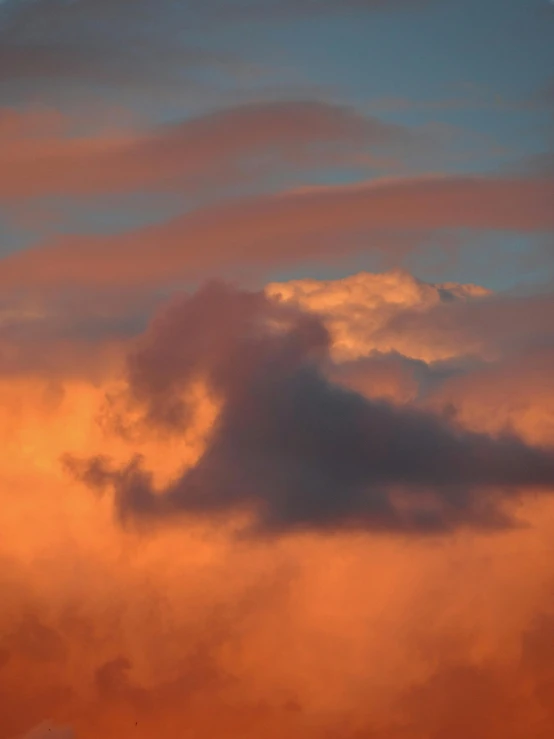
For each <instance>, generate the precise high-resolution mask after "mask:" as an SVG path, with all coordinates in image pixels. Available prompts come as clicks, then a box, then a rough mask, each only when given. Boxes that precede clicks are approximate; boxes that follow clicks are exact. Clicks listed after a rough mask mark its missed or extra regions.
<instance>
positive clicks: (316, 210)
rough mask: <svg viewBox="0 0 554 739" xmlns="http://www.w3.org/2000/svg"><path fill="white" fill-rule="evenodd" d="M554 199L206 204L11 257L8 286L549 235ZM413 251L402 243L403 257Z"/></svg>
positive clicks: (413, 195)
mask: <svg viewBox="0 0 554 739" xmlns="http://www.w3.org/2000/svg"><path fill="white" fill-rule="evenodd" d="M553 199H554V181H552V180H549V179H546V180H543V179H525V178H520V179H513V178H512V179H509V178H506V179H502V178H486V177H458V176H450V177H446V176H444V177H438V176H437V177H423V178H412V179H398V180H375V181H373V182H370V183H364V184H361V185H355V186H332V187H324V188H315V189H308V190H301V191H289V192H284V193H281V194H278V195H273V196H268V197H260V198H254V199H246V200H242V201H238V202H228V203H226V204H223V205H218V206H212V207H205V208H201V209H198V210H196V211H193V212H191V213H189V214H187V215H184V216H182V217H179V218H177V219H175V220H173V221H170V222H168V223H165V224H163V225H158V226H151V227H148V228H145V229H142V230H140V231H137V232H127V233H125V234H122V235H118V236H106V237H63V238H61V239H58V240H56V241H55V242H54V243H51V244H46V245H43V246H40V247H33V248H31V249H28V250H25V251H23V252H20V253H15V254H12V255H9V256H8V257H6V258H5V259H3V260H2V261H1V262H0V268H1V269H0V285H2V287H3V288H4V287H6V288H14V289H17V288H20V287H34V286H41V285H43V286H44V285H61V284H68V283H70V284H72V285H76V284H81V285H87V284H88V285H106V284H112V285H115V284H118V285H133V284H134V285H136V284H150V285H152V284H158V285H159V284H164V283H167V282H172V283H173V284H175V283H176V282H179V281H180V280H182V279H189V280H190V279H197V278H199V277H202V276H205V275H207V274H208V275H214V274H222V273H225V272H227V273H228V272H229V270H231V271H232V270H233V269H239V268H247V269H249V270H256V269H258V270H260V269H267V268H268V267H270V266H271V267H274V266H291V265H295V264H298V263H299V262H301V263H304V264H305V263H307V262H309V261H310V260H313V259H316V258H317V260H318V261H321V260H322V259H323V260H327V261H329V260H331V261H333V260H334V261H337V259H338V258H339V256H340V257H341V258H344V257H345V256H346V255H347V254H348V253H349V252H350V253H351V254H353V253H359V252H360V251H364V252H366V251H371V250H372V249H376V250H379V249H380V248H384V249H385V251H386V252H387V253H388V254H389V256H390V253H391V251H393V252H394V248H395V247H394V240H393V242H392V244H391V242H389V241H387V240H386V239H385V240H384V242H382V244H383V243H384V246H381V247H380V246H379V240H378V238H375V237H378V236H383V234H385V235H386V234H387V233H388V232H392V233H393V234H398V233H399V232H405V231H407V232H415V233H418V232H424V233H425V232H427V231H429V230H434V229H459V228H469V229H483V230H510V231H514V232H519V233H543V232H548V231H551V230H552V229H554V211H553V210H552V207H551V204H552V201H553ZM362 234H363V236H364V239H363V241H362V242H361V241H360V236H361V235H362ZM353 235H356V237H357V238H356V239H353V240H352V241H349V236H353ZM372 236H373V237H374V238H372ZM416 243H417V244H419V240H416ZM410 248H413V244H411V243H410V242H408V243H407V242H406V241H405V240H400V245H399V246H397V247H396V254H395V256H396V258H397V259H399V258H401V257H402V256H403V255H404V254H405V253H406V251H408V252H409V251H410Z"/></svg>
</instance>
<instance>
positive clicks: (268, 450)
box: [69, 285, 554, 533]
mask: <svg viewBox="0 0 554 739" xmlns="http://www.w3.org/2000/svg"><path fill="white" fill-rule="evenodd" d="M328 348H329V336H328V334H327V331H326V330H325V328H324V327H323V325H322V324H321V323H320V322H319V321H318V320H317V319H316V318H315V317H313V316H308V315H305V314H301V313H296V312H294V311H292V312H291V311H290V309H288V308H286V307H282V306H281V305H279V304H275V303H273V302H271V301H269V300H268V299H267V298H266V297H265V296H264V295H263V294H256V293H252V294H250V293H244V292H235V291H233V290H230V289H228V288H226V287H223V286H219V285H213V286H211V287H206V288H204V289H202V290H200V291H199V292H198V293H197V294H196V295H194V296H193V297H191V298H186V299H184V300H182V301H180V302H176V303H175V304H174V305H173V306H171V307H170V308H169V309H167V310H166V311H165V312H164V313H162V314H161V315H160V316H159V317H158V318H157V319H155V320H154V322H153V323H152V326H151V329H150V330H149V332H148V333H147V334H146V336H145V338H144V340H143V342H142V343H139V346H138V348H137V349H136V350H135V351H134V352H133V353H132V354H131V357H130V359H129V388H130V393H131V396H132V398H133V399H135V400H136V401H138V403H139V404H142V405H144V407H145V418H146V420H147V421H148V423H154V424H161V425H162V427H169V428H173V429H175V428H177V429H179V428H181V429H183V430H185V429H186V427H187V424H188V422H189V421H188V419H189V418H190V412H189V409H188V407H187V404H186V402H185V401H183V398H182V393H183V392H184V391H185V390H186V388H187V387H188V386H189V384H190V383H191V382H192V381H193V380H195V379H197V378H199V377H201V378H204V379H205V380H206V381H207V383H208V386H209V387H210V389H211V390H212V391H213V392H214V393H215V397H217V398H218V399H219V400H220V402H221V404H222V408H221V412H220V415H219V417H218V420H217V422H216V424H215V428H214V431H213V434H212V436H211V438H210V439H209V441H208V444H207V448H206V450H205V451H204V454H203V455H202V456H201V458H200V459H199V460H198V462H197V464H196V465H195V466H194V467H193V468H192V469H190V470H189V471H188V472H186V474H185V475H184V476H182V477H181V478H180V479H178V480H176V481H174V482H172V483H171V484H170V485H169V486H167V488H166V489H165V490H163V491H162V492H156V491H155V489H154V486H153V480H152V476H151V475H150V474H149V473H148V472H146V471H144V470H143V469H142V468H141V465H140V463H136V462H133V463H132V464H131V465H130V466H129V467H127V468H126V469H124V470H122V471H117V470H116V471H111V470H110V467H109V464H107V463H106V462H105V460H102V459H99V460H93V461H92V462H91V463H90V465H85V467H84V469H83V470H81V474H82V475H83V476H84V479H86V480H87V481H89V482H91V483H92V484H97V485H100V487H103V486H105V485H106V484H108V483H110V482H111V483H113V485H114V487H115V490H116V504H117V506H118V508H119V513H120V515H121V516H122V517H124V518H126V517H129V516H138V517H139V518H140V517H153V518H154V519H155V518H156V517H158V516H162V517H163V516H172V515H178V514H180V513H189V514H194V513H200V514H212V515H213V514H215V515H217V514H219V513H221V512H235V513H237V512H244V511H246V513H247V514H253V515H254V519H255V521H256V523H255V527H256V528H259V529H260V530H262V531H263V530H270V531H271V530H277V531H282V530H284V531H288V530H295V529H307V530H310V529H316V530H317V529H322V530H325V529H331V530H332V529H335V528H338V529H340V528H342V527H347V528H348V527H357V528H362V529H363V528H367V529H370V530H371V529H374V530H382V531H407V532H418V533H429V532H437V531H445V530H449V529H452V528H456V527H458V526H460V525H467V524H469V525H476V526H500V525H503V524H505V523H506V522H507V519H506V518H505V517H504V513H503V511H502V506H501V505H500V503H499V500H500V502H501V498H502V496H500V498H499V491H504V493H503V494H505V492H510V491H511V492H512V493H515V492H517V491H518V490H519V489H521V488H528V489H537V490H541V489H552V488H553V487H554V452H552V451H541V450H539V449H534V448H532V447H530V446H526V445H525V444H524V443H523V442H521V441H519V440H518V439H517V438H516V437H513V436H505V437H501V438H498V439H493V438H491V437H488V436H486V435H482V434H476V433H469V432H465V431H461V430H460V429H454V428H451V427H449V425H448V424H447V423H446V422H445V421H442V420H439V419H437V418H436V417H433V416H432V415H429V414H427V413H425V412H422V411H418V410H414V409H400V408H397V407H393V406H391V405H388V404H385V403H376V402H370V401H368V400H366V399H365V398H364V397H362V396H361V395H358V394H356V393H354V392H351V391H347V390H345V389H342V388H341V387H339V386H337V385H333V384H332V383H330V382H329V381H328V380H327V379H326V378H325V376H324V364H325V361H326V359H327V356H328ZM69 466H70V467H73V468H75V469H76V470H77V471H79V465H77V466H75V464H72V463H71V462H70V463H69ZM508 497H509V496H508Z"/></svg>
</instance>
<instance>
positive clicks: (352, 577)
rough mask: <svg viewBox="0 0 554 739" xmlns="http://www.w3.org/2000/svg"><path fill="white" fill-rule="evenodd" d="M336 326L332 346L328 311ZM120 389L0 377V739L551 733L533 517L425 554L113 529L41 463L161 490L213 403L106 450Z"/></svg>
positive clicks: (426, 297) (551, 572)
mask: <svg viewBox="0 0 554 739" xmlns="http://www.w3.org/2000/svg"><path fill="white" fill-rule="evenodd" d="M363 283H364V279H363V278H361V277H360V278H358V285H359V288H360V290H362V288H363ZM344 287H345V286H342V287H341V286H330V292H329V297H328V302H327V303H325V300H324V295H323V293H324V291H323V290H321V292H320V300H321V302H322V304H323V305H324V306H325V309H326V311H327V312H328V313H330V314H332V310H333V294H335V295H336V293H337V291H340V290H341V289H343V288H344ZM346 287H347V286H346ZM281 288H282V289H284V288H283V286H281ZM273 289H274V287H273V286H272V288H271V290H273ZM456 289H458V290H459V291H461V292H464V289H465V288H463V287H462V286H459V287H457V288H456ZM365 290H366V293H370V292H372V294H373V295H374V303H375V307H374V310H375V311H376V312H379V311H381V310H383V311H385V315H386V316H388V315H389V312H390V304H391V303H393V302H394V301H396V302H397V303H398V304H400V305H405V304H408V305H411V306H413V305H419V306H422V305H425V304H426V301H428V302H429V304H433V305H434V304H435V300H434V298H433V297H432V295H433V289H432V288H430V287H429V288H426V287H425V286H420V287H419V288H418V287H417V284H416V283H415V282H413V281H411V278H409V276H406V275H397V276H396V277H395V276H394V275H392V276H390V275H389V276H385V277H383V278H381V279H378V278H372V277H371V276H368V277H367V278H366V279H365ZM418 290H420V291H421V292H420V293H419V292H418ZM465 290H466V292H468V291H469V293H473V292H477V293H478V291H474V290H468V289H465ZM337 315H339V316H340V317H341V320H342V321H343V323H342V329H343V336H344V335H346V326H345V324H344V322H345V321H346V316H347V315H348V311H347V310H346V306H345V301H344V300H343V301H342V304H341V305H340V310H339V309H337ZM352 321H353V323H352V327H353V334H352V335H355V332H356V316H355V312H354V310H352ZM352 348H353V347H352V346H350V349H352ZM430 350H432V347H431V348H430ZM460 350H462V347H461V349H460ZM367 351H368V347H367V343H366V344H365V345H363V346H361V347H360V351H359V354H360V355H362V356H363V355H364V352H365V353H367ZM422 352H423V350H422ZM339 354H340V351H339ZM95 377H97V375H96V374H95ZM510 377H511V379H512V381H513V383H514V385H517V377H518V375H517V374H516V370H515V369H514V371H513V373H512V375H510ZM466 383H467V387H468V388H470V389H471V392H472V393H473V394H474V395H473V396H471V397H470V396H469V395H467V396H463V394H462V392H461V391H460V392H458V394H457V397H460V398H462V399H463V402H465V398H466V397H467V398H468V401H467V403H468V405H467V408H471V403H472V402H474V403H476V402H477V401H476V400H473V398H477V397H483V394H484V395H486V394H488V392H489V391H488V389H487V388H486V386H485V387H484V389H481V384H480V383H481V380H480V379H479V378H477V379H476V380H475V382H474V383H473V381H472V380H471V379H470V378H469V377H468V378H467V380H466ZM471 383H473V384H471ZM120 390H121V383H120V380H119V376H118V374H117V369H116V368H114V365H113V364H109V365H106V372H105V375H104V377H103V379H102V381H101V382H100V383H99V382H98V380H97V379H96V381H95V382H94V383H93V382H92V381H89V380H88V378H87V376H86V373H81V375H80V377H79V379H78V380H77V379H63V378H62V379H61V380H60V378H59V376H58V377H57V379H56V384H54V385H53V384H52V381H51V378H50V377H49V376H48V373H44V372H42V373H37V374H35V376H29V375H27V376H26V377H22V378H20V379H14V378H13V377H10V378H9V379H8V378H6V379H4V380H2V382H1V383H0V401H1V402H0V408H1V409H2V412H1V415H0V444H1V448H2V450H3V458H2V466H1V468H0V505H1V507H2V518H3V536H2V539H1V541H0V589H1V592H2V608H1V609H0V739H12V737H16V736H20V735H23V734H24V733H25V732H26V731H28V730H30V729H32V728H33V727H34V726H40V724H41V723H42V722H43V721H44V720H46V719H50V720H51V721H52V722H53V724H54V725H60V726H63V725H68V726H72V727H73V729H74V731H75V734H76V737H77V739H93V738H94V739H97V738H98V737H103V738H104V737H105V738H106V739H127V737H137V738H138V739H142V738H144V739H146V737H152V736H157V737H160V739H165V738H166V737H167V739H170V738H172V737H174V736H176V735H179V736H188V735H190V736H194V737H197V738H198V739H216V738H218V737H223V736H225V737H230V739H234V737H236V738H237V739H238V738H239V737H240V739H259V737H261V736H263V737H269V738H270V739H273V738H275V739H281V738H282V737H283V736H290V737H294V738H295V739H296V738H298V739H301V738H302V739H304V737H306V738H307V739H310V738H311V737H313V739H320V737H326V739H327V738H328V737H332V738H333V739H362V737H363V738H364V739H467V737H470V736H471V737H472V738H473V737H474V738H475V739H506V738H508V739H547V738H548V737H550V736H551V735H552V731H553V729H554V712H553V710H552V707H551V706H552V700H551V699H552V697H553V695H554V693H553V686H554V670H553V667H552V664H553V662H552V659H551V656H552V633H553V631H552V623H553V622H552V621H549V620H548V617H549V614H554V579H553V576H554V568H553V566H552V562H553V561H554V560H553V558H552V555H553V551H552V549H553V545H552V541H553V538H552V534H553V533H554V517H553V513H554V507H553V505H552V504H551V503H550V502H545V501H543V502H537V501H528V502H527V503H526V504H525V506H524V508H523V509H522V513H523V514H524V516H525V517H526V518H527V520H529V521H530V522H531V524H532V525H531V526H530V527H529V528H523V529H520V530H517V531H511V532H505V533H501V534H497V535H494V536H490V535H489V536H485V535H477V534H471V533H461V534H458V535H456V536H450V537H442V538H439V539H434V540H411V541H405V540H402V539H400V538H394V537H388V536H381V537H377V538H374V537H371V536H366V535H353V534H348V533H340V534H336V535H326V536H323V535H321V536H317V535H305V536H290V537H286V538H283V539H280V540H273V541H271V542H269V541H267V542H264V541H257V542H253V541H251V540H244V539H240V538H239V539H237V538H236V537H235V536H234V535H233V527H234V522H233V521H232V520H230V521H226V522H224V523H222V522H221V521H219V522H217V523H216V522H207V523H203V524H198V523H196V524H192V523H187V524H184V523H182V524H180V525H179V526H177V527H164V528H154V529H151V530H148V531H136V530H133V529H130V530H125V529H122V528H121V527H120V526H119V524H117V523H116V522H115V521H114V518H113V510H112V502H111V500H110V498H109V496H107V497H105V498H97V497H95V496H94V495H93V494H91V492H90V491H89V490H87V489H85V488H84V487H83V486H81V485H79V484H77V483H75V482H74V481H73V480H72V479H71V477H70V476H68V475H67V474H66V473H65V471H64V469H63V467H62V466H61V465H60V462H59V458H60V456H61V455H63V454H64V453H66V452H68V451H69V452H72V453H74V454H76V455H77V456H83V455H95V454H98V453H107V454H109V455H110V456H113V457H115V458H116V459H117V460H121V461H123V460H125V459H127V458H129V457H130V456H131V455H132V454H133V453H135V452H136V451H137V450H138V451H140V452H141V453H143V454H144V455H145V456H146V459H147V464H148V466H149V467H150V468H153V469H154V470H155V471H156V473H157V475H158V479H159V480H160V481H164V480H165V479H167V478H168V477H171V476H172V475H174V474H175V473H176V471H178V470H179V469H180V467H181V466H182V465H183V464H193V463H194V461H195V459H196V458H197V456H198V454H199V453H200V452H201V449H202V444H203V439H204V438H205V436H206V434H207V433H209V429H210V426H211V424H212V423H213V422H214V419H215V418H216V417H217V404H216V403H215V402H214V401H213V400H212V399H210V398H209V396H208V395H207V394H206V390H205V388H203V387H202V386H201V385H197V386H195V387H194V388H192V389H191V392H192V393H193V394H194V397H195V398H196V401H197V402H196V404H195V406H194V407H195V409H196V414H197V415H196V423H195V424H194V425H193V427H192V429H191V430H190V431H189V434H188V436H187V437H186V438H181V437H178V436H177V437H167V436H165V437H164V436H161V435H160V433H159V432H155V431H154V430H153V429H152V428H144V427H143V426H141V425H135V426H133V425H132V424H131V425H130V427H129V428H128V429H127V432H128V433H127V437H122V436H121V435H117V434H115V433H114V432H113V425H112V424H111V423H110V420H113V418H114V416H113V413H114V408H115V410H118V409H120V408H121V405H120V404H121V403H123V402H124V401H123V398H122V396H120V395H119V391H120ZM547 390H548V389H547V388H545V389H544V392H545V393H546V392H547ZM108 391H109V393H110V394H111V395H112V396H114V397H115V400H114V403H113V404H112V405H111V406H109V407H108V408H107V406H106V403H105V393H106V392H108ZM391 392H392V393H394V390H392V391H391ZM468 392H469V390H468ZM544 397H545V396H540V397H539V396H533V395H532V394H530V395H529V396H528V398H529V400H528V402H529V403H530V404H531V405H532V404H535V406H538V405H539V404H540V405H541V406H542V405H543V404H544ZM399 400H402V402H405V399H402V398H399ZM463 407H464V408H465V407H466V406H463ZM110 408H111V410H110ZM496 411H497V413H498V414H501V413H502V412H503V407H502V406H499V407H497V408H496ZM469 412H470V411H468V413H469ZM537 412H538V408H537ZM116 415H117V414H116ZM125 417H126V418H127V420H128V419H129V417H128V415H125ZM99 421H100V422H99ZM512 421H513V422H514V423H515V424H516V426H517V424H518V423H519V420H518V418H516V419H515V421H514V420H513V419H512ZM471 423H472V425H474V426H475V427H479V426H481V427H482V428H486V429H488V428H489V425H488V419H483V420H482V421H480V419H479V416H478V414H473V415H471ZM526 423H528V420H523V419H521V428H523V429H526V428H527V426H526ZM518 428H519V426H518ZM541 428H542V427H540V426H537V428H536V429H535V440H536V441H541V440H546V436H545V437H540V433H542V432H541ZM549 650H550V651H549ZM37 731H38V730H37ZM41 731H42V729H41ZM64 739H65V737H64Z"/></svg>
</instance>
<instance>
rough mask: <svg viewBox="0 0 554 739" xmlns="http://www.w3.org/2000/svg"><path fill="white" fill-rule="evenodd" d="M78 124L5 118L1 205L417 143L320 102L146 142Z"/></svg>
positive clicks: (266, 110)
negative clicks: (74, 131) (76, 131)
mask: <svg viewBox="0 0 554 739" xmlns="http://www.w3.org/2000/svg"><path fill="white" fill-rule="evenodd" d="M70 123H71V121H64V120H63V117H62V116H60V115H58V114H56V113H53V112H52V111H48V110H46V111H33V110H31V111H29V112H27V113H20V112H16V111H13V110H9V109H4V110H3V111H2V110H0V199H4V200H8V201H10V200H18V199H24V198H31V197H37V196H45V195H71V196H88V195H95V194H109V193H120V192H129V191H135V190H141V189H154V190H172V189H175V190H178V191H181V190H187V189H190V188H195V189H197V188H198V187H199V185H201V184H202V182H206V181H210V180H213V179H214V178H215V179H216V180H217V179H220V178H224V179H226V178H229V177H233V178H238V179H241V178H244V177H245V176H246V174H247V172H248V171H249V170H250V171H254V169H253V168H254V167H256V166H258V167H259V166H260V165H259V164H258V165H256V161H257V160H259V159H260V158H262V161H263V158H264V157H265V158H267V157H270V158H271V159H272V160H274V163H276V164H281V166H282V163H283V161H284V162H285V163H286V164H287V165H289V166H290V165H298V164H299V163H300V164H308V163H309V164H311V165H313V166H322V165H323V164H325V163H327V162H328V161H329V159H330V158H331V159H332V157H333V153H334V155H335V156H336V155H337V154H340V151H341V149H342V150H344V151H347V150H348V148H349V147H352V146H358V147H359V146H364V145H365V146H369V147H372V146H381V145H387V144H394V143H395V142H403V141H405V140H409V138H410V134H409V133H408V132H407V131H405V130H404V129H402V128H401V127H399V126H394V125H390V124H385V123H382V122H381V121H379V120H377V119H373V118H364V117H363V116H361V115H358V114H357V113H356V112H355V111H353V110H350V109H348V108H344V107H341V106H338V105H332V104H327V103H324V102H317V101H298V102H294V101H293V102H280V103H266V104H251V105H244V106H241V107H236V108H228V109H224V110H220V111H217V112H215V113H210V114H207V115H204V116H200V117H198V118H192V119H189V120H184V121H181V122H179V123H176V124H172V125H166V126H160V127H159V128H157V129H155V130H153V131H147V132H138V133H137V132H129V131H127V132H123V133H121V132H119V133H110V132H108V133H103V134H100V135H98V134H97V135H90V136H68V134H67V130H66V129H67V128H68V127H69V125H70ZM325 147H327V148H325Z"/></svg>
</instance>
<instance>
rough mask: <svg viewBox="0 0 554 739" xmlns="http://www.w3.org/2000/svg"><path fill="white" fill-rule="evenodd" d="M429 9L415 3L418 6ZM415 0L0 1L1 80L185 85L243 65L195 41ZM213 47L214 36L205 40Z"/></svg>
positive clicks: (397, 6) (392, 7)
mask: <svg viewBox="0 0 554 739" xmlns="http://www.w3.org/2000/svg"><path fill="white" fill-rule="evenodd" d="M425 4H427V3H426V2H425V0H418V1H417V6H419V5H425ZM413 7H414V0H316V1H315V2H314V0H295V1H293V0H235V1H232V0H231V1H230V0H202V1H201V2H200V1H199V0H189V1H188V2H187V1H186V0H181V1H179V0H177V1H176V0H155V1H154V0H7V2H4V3H3V4H0V83H1V82H12V83H13V82H17V81H26V82H27V83H29V82H31V81H33V80H34V81H35V82H36V81H41V80H42V82H43V83H44V81H45V80H46V79H53V80H60V79H61V80H62V81H64V80H65V81H67V80H69V79H72V80H75V81H77V80H81V81H88V82H99V83H103V84H114V83H116V84H117V83H125V84H127V85H128V84H131V83H133V84H141V85H142V84H144V83H145V82H148V81H153V80H155V79H157V80H160V79H165V80H166V81H173V82H175V81H179V79H180V80H181V81H183V79H184V78H185V75H186V73H187V72H191V71H192V72H193V73H194V70H195V69H199V68H205V67H212V68H216V69H218V70H219V72H222V71H225V70H227V71H228V72H231V73H233V72H237V71H239V70H240V69H241V68H243V67H244V60H240V59H239V58H238V57H237V56H234V55H229V54H225V53H224V52H221V51H217V52H215V53H214V52H213V51H209V50H208V51H206V50H205V49H204V48H200V47H199V46H198V44H197V43H196V41H195V37H197V35H198V33H202V35H203V36H204V35H205V34H206V33H209V31H210V30H211V29H214V28H215V29H219V30H220V29H221V28H222V27H226V28H229V26H230V24H233V22H236V23H237V27H238V28H239V29H240V24H242V23H244V22H265V21H268V22H275V21H278V20H279V19H281V18H282V19H290V18H291V17H292V18H294V17H305V16H314V15H319V14H322V13H333V12H349V11H356V10H357V11H376V10H381V11H383V10H384V11H388V10H397V9H406V8H413ZM208 46H209V39H208Z"/></svg>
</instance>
